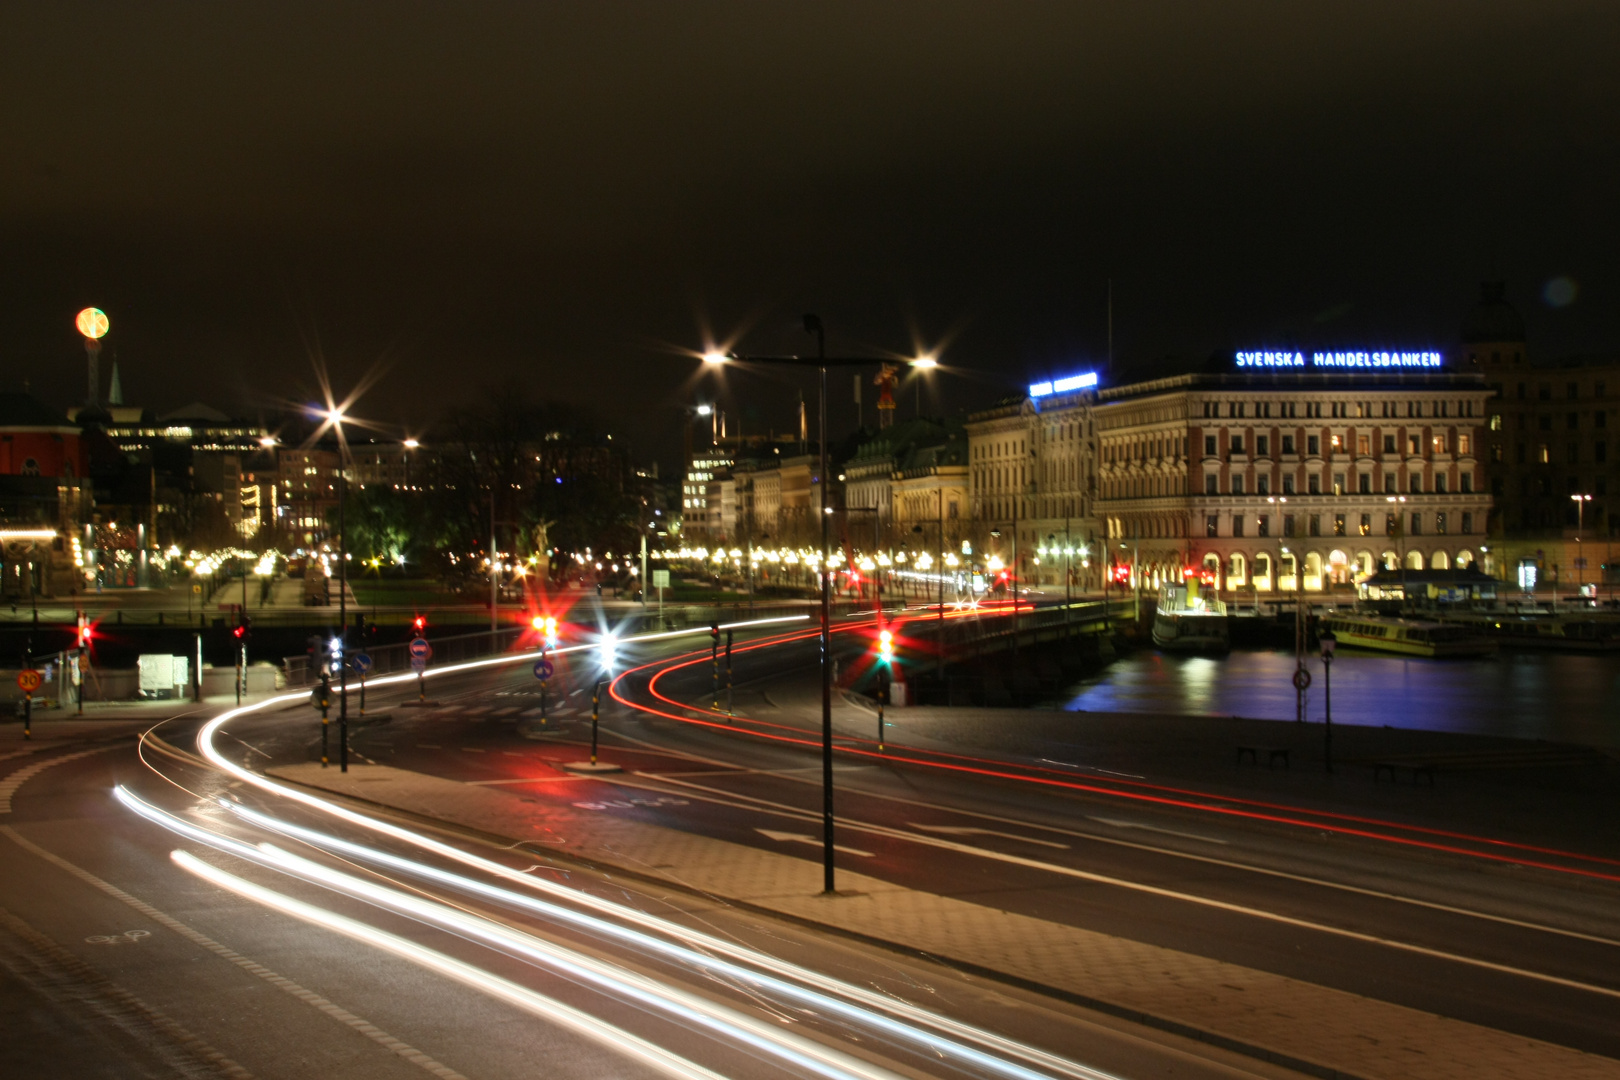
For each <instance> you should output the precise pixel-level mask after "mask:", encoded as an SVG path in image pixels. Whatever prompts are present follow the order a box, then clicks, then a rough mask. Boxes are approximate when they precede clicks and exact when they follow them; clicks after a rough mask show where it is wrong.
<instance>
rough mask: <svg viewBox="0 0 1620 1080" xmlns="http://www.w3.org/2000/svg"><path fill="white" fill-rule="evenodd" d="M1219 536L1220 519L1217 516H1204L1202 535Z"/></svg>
mask: <svg viewBox="0 0 1620 1080" xmlns="http://www.w3.org/2000/svg"><path fill="white" fill-rule="evenodd" d="M1220 534H1221V519H1220V516H1219V515H1218V514H1206V515H1205V516H1204V535H1205V536H1219V535H1220Z"/></svg>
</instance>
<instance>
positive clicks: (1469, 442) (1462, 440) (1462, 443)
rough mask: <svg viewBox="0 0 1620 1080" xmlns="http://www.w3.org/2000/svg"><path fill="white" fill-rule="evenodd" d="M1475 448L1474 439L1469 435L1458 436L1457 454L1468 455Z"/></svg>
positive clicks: (1459, 455) (1460, 455)
mask: <svg viewBox="0 0 1620 1080" xmlns="http://www.w3.org/2000/svg"><path fill="white" fill-rule="evenodd" d="M1473 449H1474V440H1473V439H1471V438H1469V437H1468V436H1467V435H1459V436H1457V456H1458V457H1467V456H1468V455H1469V454H1470V453H1472V452H1473Z"/></svg>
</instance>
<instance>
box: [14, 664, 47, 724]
mask: <svg viewBox="0 0 1620 1080" xmlns="http://www.w3.org/2000/svg"><path fill="white" fill-rule="evenodd" d="M44 681H45V676H43V675H41V674H40V673H39V672H37V671H35V670H34V669H33V668H24V669H23V670H21V671H19V672H17V689H19V690H21V691H22V692H23V738H24V739H32V738H33V737H34V691H35V690H38V689H39V687H40V684H41V683H43V682H44Z"/></svg>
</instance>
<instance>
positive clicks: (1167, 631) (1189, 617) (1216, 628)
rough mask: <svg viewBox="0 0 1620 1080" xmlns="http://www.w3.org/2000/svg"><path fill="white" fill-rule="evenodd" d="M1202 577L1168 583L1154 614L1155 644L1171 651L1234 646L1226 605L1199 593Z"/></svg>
mask: <svg viewBox="0 0 1620 1080" xmlns="http://www.w3.org/2000/svg"><path fill="white" fill-rule="evenodd" d="M1198 585H1199V583H1198V579H1197V578H1190V579H1188V580H1187V582H1186V583H1185V584H1183V585H1166V586H1165V587H1164V589H1163V590H1162V591H1161V592H1160V593H1159V607H1158V610H1157V612H1155V614H1154V616H1153V644H1155V645H1157V646H1158V647H1159V648H1161V649H1164V650H1166V651H1168V652H1226V651H1228V650H1229V649H1231V647H1232V635H1231V632H1230V628H1229V626H1228V624H1227V617H1226V604H1224V603H1223V602H1221V601H1220V600H1216V599H1213V598H1209V597H1204V596H1201V595H1200V594H1199V587H1198Z"/></svg>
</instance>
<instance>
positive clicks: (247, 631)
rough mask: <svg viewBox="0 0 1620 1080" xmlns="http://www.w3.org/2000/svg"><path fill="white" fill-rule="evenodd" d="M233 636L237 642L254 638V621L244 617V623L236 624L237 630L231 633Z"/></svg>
mask: <svg viewBox="0 0 1620 1080" xmlns="http://www.w3.org/2000/svg"><path fill="white" fill-rule="evenodd" d="M231 635H232V636H233V637H235V638H236V640H237V641H246V640H247V639H248V638H250V637H252V636H253V620H252V619H251V618H249V617H248V616H246V615H243V616H242V621H241V622H239V623H237V624H236V629H234V630H232V631H231Z"/></svg>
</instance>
